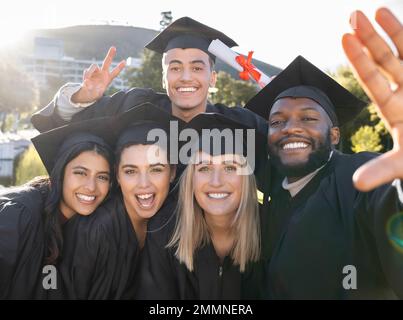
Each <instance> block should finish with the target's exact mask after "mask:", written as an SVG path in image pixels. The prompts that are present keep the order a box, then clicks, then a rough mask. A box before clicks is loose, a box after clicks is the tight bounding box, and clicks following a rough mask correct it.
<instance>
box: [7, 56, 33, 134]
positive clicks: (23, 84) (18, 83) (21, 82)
mask: <svg viewBox="0 0 403 320" xmlns="http://www.w3.org/2000/svg"><path fill="white" fill-rule="evenodd" d="M38 103H39V91H38V86H37V84H36V82H35V81H34V80H33V79H32V78H31V77H29V76H28V75H27V74H26V73H24V72H22V71H21V70H19V69H18V68H17V67H16V66H15V64H11V63H7V62H2V63H0V122H1V126H2V129H4V128H3V124H4V122H5V120H6V117H7V115H8V114H13V115H14V118H15V119H16V121H18V120H19V118H20V115H21V114H24V113H25V114H26V113H32V111H33V110H34V108H35V107H36V106H37V105H38Z"/></svg>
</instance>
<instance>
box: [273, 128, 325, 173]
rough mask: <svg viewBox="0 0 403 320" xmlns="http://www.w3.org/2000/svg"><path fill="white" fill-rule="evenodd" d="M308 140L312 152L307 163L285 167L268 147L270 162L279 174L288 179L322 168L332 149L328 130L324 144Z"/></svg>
mask: <svg viewBox="0 0 403 320" xmlns="http://www.w3.org/2000/svg"><path fill="white" fill-rule="evenodd" d="M290 137H292V136H290ZM304 139H306V138H304ZM309 140H310V143H311V146H312V149H313V151H312V152H311V154H310V155H309V157H308V161H307V162H305V163H301V164H293V165H287V164H284V163H282V161H281V158H280V157H279V156H278V154H276V152H275V150H273V147H272V146H270V145H269V155H270V161H271V162H272V164H273V165H274V167H275V168H276V169H277V170H278V171H279V172H280V174H282V175H284V176H286V177H290V178H300V177H304V176H306V175H307V174H309V173H311V172H313V171H315V170H316V169H318V168H320V167H321V166H323V165H324V164H325V163H326V162H327V161H328V160H329V156H330V152H331V151H332V149H333V146H332V143H331V138H330V129H329V131H328V133H327V135H326V139H325V141H324V142H322V141H319V142H316V141H315V140H313V139H312V138H309ZM278 148H279V147H278Z"/></svg>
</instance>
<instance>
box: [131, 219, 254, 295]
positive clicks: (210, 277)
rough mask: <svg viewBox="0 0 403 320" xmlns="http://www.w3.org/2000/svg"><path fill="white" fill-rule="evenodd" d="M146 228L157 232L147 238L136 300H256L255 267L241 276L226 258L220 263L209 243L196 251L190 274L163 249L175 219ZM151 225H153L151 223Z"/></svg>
mask: <svg viewBox="0 0 403 320" xmlns="http://www.w3.org/2000/svg"><path fill="white" fill-rule="evenodd" d="M166 221H168V222H166V223H160V222H158V226H162V227H158V226H156V225H155V224H149V228H150V229H152V230H156V231H157V232H151V233H149V234H148V236H147V238H146V242H145V246H144V249H143V255H142V260H141V263H140V269H139V273H138V277H139V280H138V282H139V288H138V291H137V294H136V298H137V299H141V300H149V299H162V300H178V299H180V300H184V299H186V300H188V299H190V300H199V299H200V300H239V299H254V298H258V297H260V295H259V294H260V292H258V289H257V288H258V286H257V282H260V281H261V278H257V276H258V275H259V276H260V273H259V272H258V271H257V270H258V266H257V264H256V265H252V264H251V265H250V266H248V267H247V268H246V271H245V273H243V274H242V273H241V272H240V271H239V266H236V265H234V264H233V262H232V259H231V258H230V257H228V256H227V257H225V259H224V261H223V262H221V261H220V259H219V257H218V256H217V254H216V252H215V249H214V246H213V245H212V243H211V242H210V243H209V244H207V245H205V246H204V247H202V248H199V249H198V250H196V253H195V256H194V271H193V272H190V271H189V270H188V269H187V267H186V266H185V264H183V263H180V262H179V260H178V259H177V258H176V256H175V254H174V251H175V250H174V249H173V248H166V245H167V244H168V242H169V240H170V238H171V236H172V232H173V229H174V226H175V222H176V221H175V219H170V220H166ZM154 222H155V221H154Z"/></svg>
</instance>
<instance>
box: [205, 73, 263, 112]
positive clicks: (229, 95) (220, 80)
mask: <svg viewBox="0 0 403 320" xmlns="http://www.w3.org/2000/svg"><path fill="white" fill-rule="evenodd" d="M216 89H217V91H216V92H215V93H213V94H211V97H210V100H211V101H212V102H213V103H222V104H225V105H227V106H230V107H233V106H237V105H238V106H243V105H244V104H245V103H246V102H247V101H248V100H249V99H250V98H252V97H253V96H254V95H255V94H256V93H257V91H258V88H257V87H256V86H255V85H254V84H253V83H251V82H246V81H242V80H236V79H234V78H232V77H231V75H230V74H228V73H226V72H224V71H219V72H218V74H217V83H216Z"/></svg>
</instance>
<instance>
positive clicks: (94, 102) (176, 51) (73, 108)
mask: <svg viewBox="0 0 403 320" xmlns="http://www.w3.org/2000/svg"><path fill="white" fill-rule="evenodd" d="M215 39H220V40H221V41H222V42H224V43H225V44H226V45H227V46H229V47H233V46H236V45H237V44H236V42H235V41H233V40H232V39H230V38H229V37H228V36H226V35H225V34H223V33H222V32H220V31H218V30H215V29H213V28H211V27H209V26H206V25H204V24H202V23H200V22H198V21H195V20H193V19H191V18H189V17H183V18H180V19H178V20H176V21H174V22H173V23H171V24H170V25H169V26H168V27H167V28H166V29H165V30H163V31H162V32H160V33H159V34H158V35H157V36H156V37H155V38H154V39H153V40H151V41H150V42H149V43H148V44H147V45H146V46H145V47H146V48H148V49H149V50H152V51H155V52H158V53H161V54H163V57H162V66H163V75H162V81H163V86H164V88H165V89H166V94H165V93H156V92H155V91H153V90H152V89H149V88H132V89H130V90H128V91H120V92H118V93H116V94H114V95H113V96H112V97H103V94H104V92H105V90H106V89H107V87H108V86H109V85H110V83H111V82H112V80H113V79H114V78H115V77H116V76H117V75H118V74H119V73H120V72H121V70H122V69H123V68H124V64H125V63H124V61H122V62H120V63H119V64H118V66H117V67H115V68H114V69H113V70H112V71H110V70H109V69H110V66H111V63H112V60H113V58H114V56H115V53H116V49H115V48H111V49H110V50H109V52H108V54H107V56H106V58H105V60H104V63H103V65H102V67H101V68H99V67H98V66H94V65H93V66H91V67H90V68H89V69H87V70H85V71H84V76H83V82H82V83H81V84H66V85H65V86H63V87H62V88H61V89H60V90H59V92H58V93H57V94H56V96H55V99H54V100H53V101H51V103H50V104H49V105H48V106H47V107H45V108H44V109H42V110H41V111H39V112H38V113H36V114H34V115H33V117H32V120H31V121H32V123H33V125H34V126H35V128H37V129H38V130H39V131H44V130H49V129H51V128H53V127H55V126H59V125H61V124H64V123H65V122H67V121H70V120H71V121H81V120H84V119H88V118H94V117H99V116H108V115H113V114H115V113H122V112H124V111H127V110H128V109H130V108H132V107H133V106H136V105H139V104H141V103H145V102H150V103H153V104H154V105H157V106H159V107H161V108H163V109H165V110H168V111H169V112H171V113H172V114H173V115H174V116H176V117H178V118H180V119H182V120H184V121H186V122H188V121H190V120H191V119H192V118H193V117H194V116H196V115H197V114H199V113H202V112H214V113H221V114H224V115H226V116H228V117H230V118H233V119H237V120H239V119H242V120H243V121H244V122H245V123H246V124H247V125H249V126H251V127H253V128H256V129H257V130H259V131H260V132H262V133H264V134H266V133H267V123H266V121H264V119H261V118H260V117H258V116H257V115H256V114H254V113H253V112H250V111H249V110H246V109H243V108H228V107H226V106H224V105H221V104H215V105H213V104H210V103H209V102H208V101H207V98H208V92H209V88H210V87H214V85H215V82H216V73H215V71H214V63H215V56H214V55H212V54H211V53H209V52H208V46H209V45H210V43H211V41H212V40H215ZM79 111H81V112H79Z"/></svg>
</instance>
